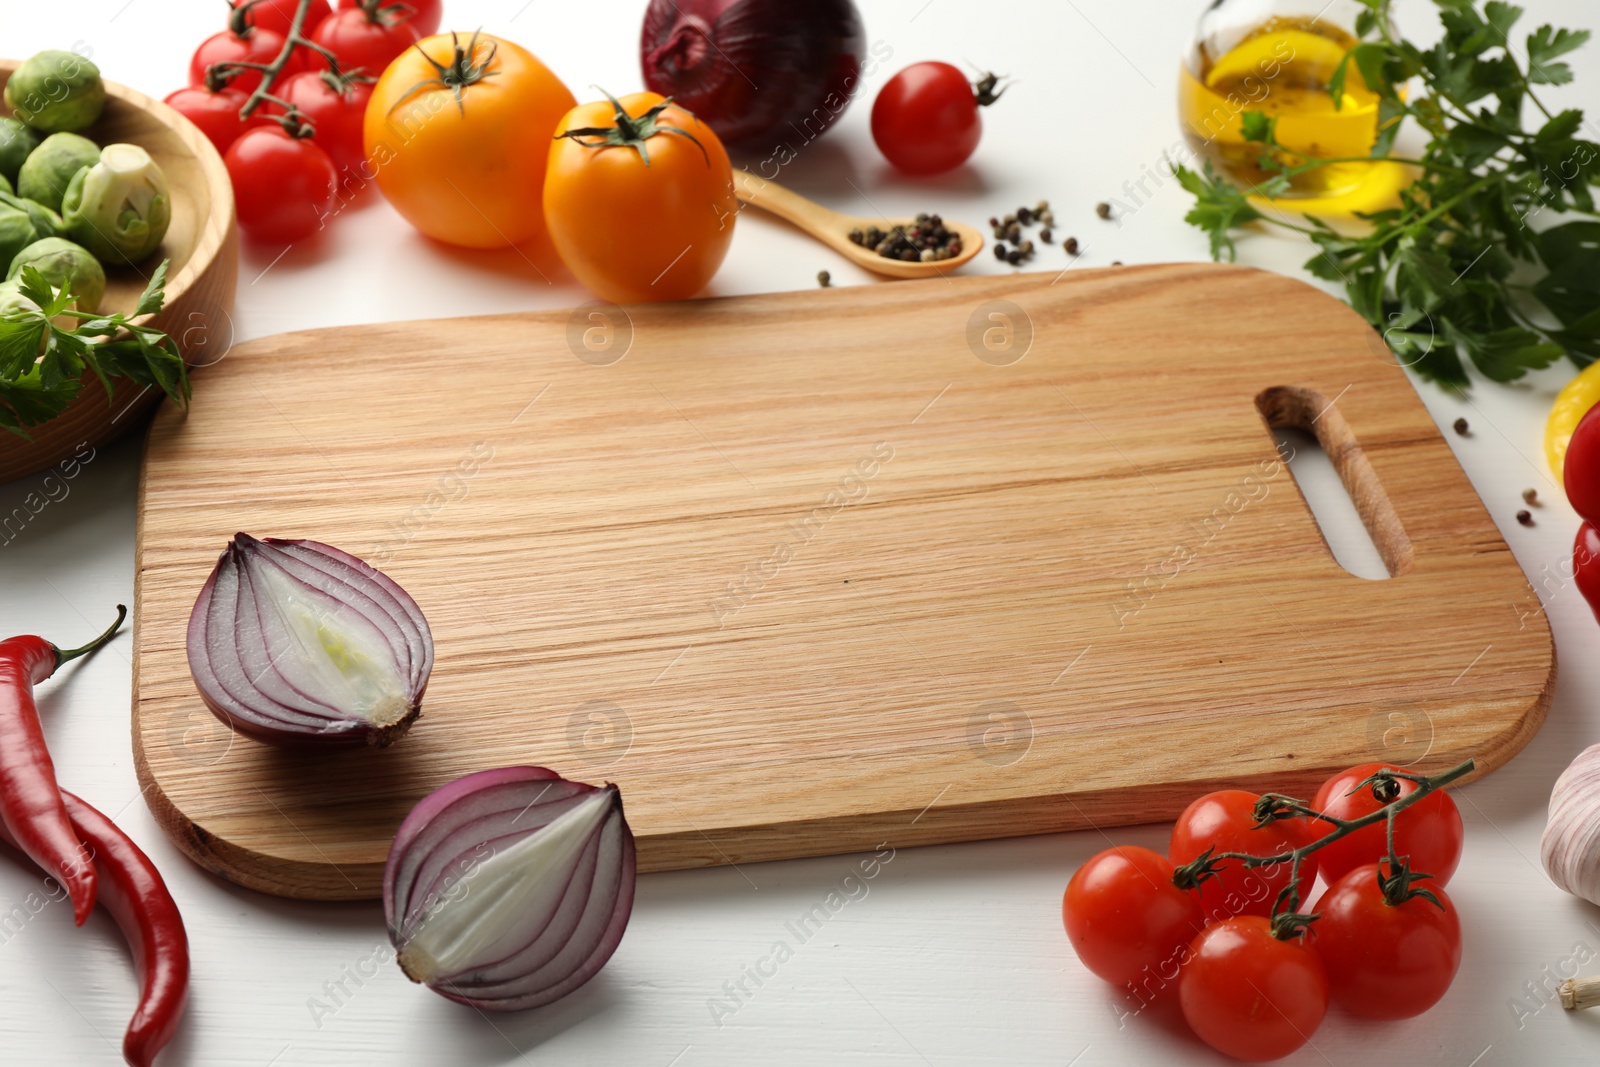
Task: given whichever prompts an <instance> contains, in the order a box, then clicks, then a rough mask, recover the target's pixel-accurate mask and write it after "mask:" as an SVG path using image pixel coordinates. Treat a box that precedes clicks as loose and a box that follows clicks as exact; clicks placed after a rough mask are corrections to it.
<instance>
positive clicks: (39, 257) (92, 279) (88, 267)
mask: <svg viewBox="0 0 1600 1067" xmlns="http://www.w3.org/2000/svg"><path fill="white" fill-rule="evenodd" d="M23 267H36V268H38V271H39V273H40V274H43V275H44V276H45V278H47V279H48V280H49V282H50V284H51V285H53V286H55V287H56V288H58V289H59V288H61V287H62V286H67V287H68V288H70V289H71V290H72V294H73V295H74V296H75V297H77V307H78V310H79V311H91V312H92V311H98V310H99V308H100V298H101V297H103V296H105V293H106V272H105V270H104V269H102V268H101V266H100V261H99V260H97V259H95V258H94V257H93V256H91V255H90V254H89V250H88V249H87V248H83V247H80V246H79V245H75V244H73V243H72V242H71V241H68V240H65V239H64V238H60V237H46V238H45V239H44V240H42V241H35V242H33V244H31V245H29V246H28V247H27V248H24V249H23V250H22V251H20V252H18V253H17V254H16V255H15V256H14V257H12V260H11V268H10V269H9V270H7V271H6V280H7V281H11V280H12V279H14V278H16V277H17V275H19V274H21V273H22V268H23Z"/></svg>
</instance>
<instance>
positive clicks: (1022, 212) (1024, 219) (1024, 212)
mask: <svg viewBox="0 0 1600 1067" xmlns="http://www.w3.org/2000/svg"><path fill="white" fill-rule="evenodd" d="M1017 221H1018V222H1020V223H1022V224H1023V225H1024V226H1031V225H1033V212H1031V211H1029V210H1028V209H1027V208H1025V207H1019V208H1017Z"/></svg>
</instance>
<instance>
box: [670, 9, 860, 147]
mask: <svg viewBox="0 0 1600 1067" xmlns="http://www.w3.org/2000/svg"><path fill="white" fill-rule="evenodd" d="M865 52H866V35H865V33H864V31H863V30H862V26H861V15H860V13H859V12H858V11H857V10H856V6H855V4H854V3H852V2H851V0H681V2H680V0H650V6H649V8H648V9H647V10H646V11H645V16H644V31H643V33H642V34H641V36H640V42H639V57H640V64H641V66H642V67H643V68H644V83H645V85H646V86H647V87H648V88H649V89H650V90H651V91H652V92H657V93H660V94H661V95H662V96H670V97H672V99H673V101H674V102H675V103H677V104H678V105H679V106H680V107H684V108H687V109H688V110H689V111H692V112H693V113H694V114H695V116H696V117H697V118H699V119H700V121H702V122H704V123H706V124H707V125H709V126H710V127H711V128H712V129H713V130H714V131H716V134H717V136H718V137H719V138H721V139H722V142H723V144H725V145H729V146H736V147H739V148H743V149H745V150H747V151H770V150H776V149H777V148H778V147H779V146H780V145H782V144H788V145H789V146H790V147H791V149H798V148H799V147H801V146H802V145H804V144H806V143H808V142H810V141H811V140H813V139H814V138H816V137H817V136H819V135H820V134H821V133H822V132H823V131H824V130H826V129H827V128H828V127H829V126H831V125H833V122H834V120H835V119H837V118H838V117H839V116H840V115H842V114H843V113H844V110H845V107H846V106H848V105H849V103H850V100H851V99H852V98H853V97H854V95H855V94H856V93H857V92H859V91H860V89H861V65H862V63H863V62H864V60H865Z"/></svg>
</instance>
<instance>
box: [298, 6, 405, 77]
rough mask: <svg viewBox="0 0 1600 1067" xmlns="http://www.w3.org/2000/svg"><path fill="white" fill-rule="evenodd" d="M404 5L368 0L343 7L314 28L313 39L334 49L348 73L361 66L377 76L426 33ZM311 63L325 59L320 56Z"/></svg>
mask: <svg viewBox="0 0 1600 1067" xmlns="http://www.w3.org/2000/svg"><path fill="white" fill-rule="evenodd" d="M403 6H404V5H401V4H395V3H389V2H386V0H365V2H363V3H362V4H360V5H358V6H356V7H346V8H340V9H339V10H338V11H335V12H334V13H333V14H332V15H330V16H329V17H328V18H326V19H324V20H323V21H322V23H321V25H319V26H318V27H317V28H316V29H315V30H314V31H312V33H311V34H310V37H311V40H312V41H314V42H316V43H317V44H319V45H321V46H322V47H324V48H326V49H327V50H328V51H330V52H332V53H333V54H334V55H335V56H336V57H337V58H338V60H339V69H340V70H341V71H343V72H345V73H346V74H348V73H350V72H351V71H353V70H360V71H362V72H363V73H365V74H368V75H370V76H371V77H374V78H376V77H377V76H378V75H380V74H382V73H383V72H384V70H385V69H386V68H387V67H388V66H389V64H390V63H392V62H394V60H395V57H396V56H398V55H399V54H400V53H401V52H404V51H405V50H406V49H408V48H410V47H411V46H412V45H413V44H415V43H416V42H417V41H420V40H421V39H422V37H423V35H422V34H421V33H419V32H418V30H417V27H416V26H415V24H413V22H412V20H411V17H410V15H409V13H408V12H407V11H404V10H401V9H402V7H403ZM312 65H313V66H326V63H324V62H323V61H322V57H320V56H318V57H317V58H316V60H315V61H314V62H313V63H312Z"/></svg>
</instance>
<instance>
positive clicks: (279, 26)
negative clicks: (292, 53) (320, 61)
mask: <svg viewBox="0 0 1600 1067" xmlns="http://www.w3.org/2000/svg"><path fill="white" fill-rule="evenodd" d="M247 2H248V0H228V6H229V7H232V8H238V7H241V6H243V5H244V4H245V3H247ZM299 6H300V0H255V3H253V4H251V5H250V10H249V13H248V14H246V15H245V18H247V19H249V20H250V22H251V24H252V25H255V26H259V27H261V28H262V29H264V30H271V31H272V32H273V33H280V34H282V35H283V36H285V37H287V36H289V27H290V26H292V25H294V11H295V8H297V7H299ZM331 14H333V8H331V7H329V6H328V0H311V7H310V9H309V10H307V11H306V20H305V22H304V23H303V24H302V25H301V26H300V32H301V33H303V34H307V35H309V34H310V33H311V31H312V30H314V29H316V28H317V24H318V23H319V22H321V21H322V20H323V19H325V18H327V17H328V16H329V15H331Z"/></svg>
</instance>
